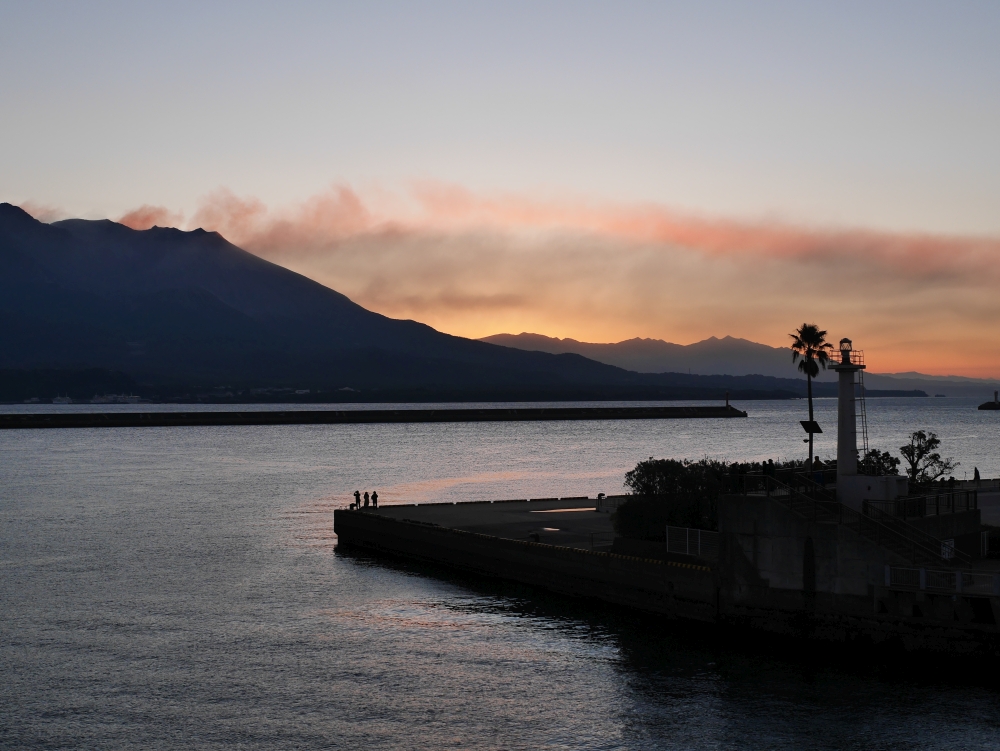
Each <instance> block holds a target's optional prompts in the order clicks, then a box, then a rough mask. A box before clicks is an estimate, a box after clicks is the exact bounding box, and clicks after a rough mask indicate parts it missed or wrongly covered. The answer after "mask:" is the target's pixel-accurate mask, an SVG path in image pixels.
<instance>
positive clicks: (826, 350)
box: [789, 323, 833, 469]
mask: <svg viewBox="0 0 1000 751" xmlns="http://www.w3.org/2000/svg"><path fill="white" fill-rule="evenodd" d="M789 336H790V337H792V362H793V363H794V362H798V363H799V372H800V373H805V374H806V389H807V393H808V395H809V422H812V421H813V384H812V379H813V378H815V377H816V376H818V375H819V369H820V368H821V367H822V368H823V370H826V364H827V363H828V362H829V361H830V350H832V349H833V345H832V344H830V343H829V342H828V341H827V340H826V332H825V331H820V330H819V327H817V326H816V324H814V323H803V324H802V326H800V327H799V328H798V329H797V330H796V331H795V332H794V333H792V334H789ZM800 358H801V360H800ZM812 460H813V434H812V432H810V433H809V458H808V459H807V460H806V468H807V469H809V468H811V467H812Z"/></svg>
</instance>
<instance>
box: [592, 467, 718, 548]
mask: <svg viewBox="0 0 1000 751" xmlns="http://www.w3.org/2000/svg"><path fill="white" fill-rule="evenodd" d="M728 473H729V467H728V465H726V464H723V463H722V462H718V461H714V460H711V459H702V460H701V461H698V462H692V461H689V460H686V459H685V460H682V461H677V460H675V459H653V457H650V458H649V459H648V460H646V461H642V462H639V463H638V464H637V465H636V466H635V469H633V470H632V471H630V472H628V473H626V475H625V486H626V487H627V488H629V489H630V490H631V491H632V495H633V496H634V498H631V499H629V500H628V501H627V502H626V503H624V504H623V505H621V506H620V507H619V508H618V510H617V511H616V512H615V514H614V515H613V516H612V517H611V522H612V524H613V525H614V527H615V532H616V533H617V534H619V535H620V536H622V537H630V538H634V539H640V540H663V539H664V538H665V536H666V527H667V525H668V524H669V525H671V526H676V527H693V528H696V529H711V530H714V529H718V526H719V521H718V514H717V509H716V501H717V500H718V497H719V493H720V492H722V489H723V480H724V478H725V476H726V475H727V474H728Z"/></svg>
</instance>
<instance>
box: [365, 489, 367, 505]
mask: <svg viewBox="0 0 1000 751" xmlns="http://www.w3.org/2000/svg"><path fill="white" fill-rule="evenodd" d="M365 508H368V491H367V490H366V491H365Z"/></svg>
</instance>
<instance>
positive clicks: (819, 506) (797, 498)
mask: <svg viewBox="0 0 1000 751" xmlns="http://www.w3.org/2000/svg"><path fill="white" fill-rule="evenodd" d="M730 479H731V481H735V482H733V486H734V487H733V490H734V491H735V492H736V493H738V494H740V495H763V496H766V497H768V498H774V499H775V500H776V501H778V502H779V503H781V504H782V505H783V506H785V507H786V508H788V509H789V510H791V511H793V512H795V513H796V514H798V515H799V516H802V517H803V518H805V519H809V520H810V521H815V522H828V523H835V524H842V525H844V526H845V527H847V528H848V529H851V530H853V531H854V532H855V533H857V534H858V535H860V536H861V537H863V538H865V539H866V540H870V541H871V542H874V543H875V544H876V545H880V546H882V547H884V548H886V549H887V550H891V551H892V552H893V553H896V554H897V555H899V556H900V557H902V558H904V559H905V560H907V561H910V562H911V563H913V564H915V565H925V566H926V565H933V566H941V565H948V564H951V565H958V566H968V565H970V564H971V563H972V560H971V559H970V558H969V557H968V556H967V555H965V554H963V553H960V552H959V551H957V550H955V551H952V557H951V559H950V560H946V559H944V558H942V556H941V553H942V550H943V546H942V543H941V540H939V539H937V538H936V537H933V536H932V535H929V534H927V533H926V532H924V531H923V530H920V529H917V528H916V527H914V526H913V525H912V524H909V523H907V522H906V521H904V520H903V519H899V518H897V517H895V516H892V515H890V514H887V513H885V512H884V511H882V510H880V509H878V508H868V509H867V513H866V514H862V513H861V512H859V511H855V510H854V509H852V508H850V507H849V506H845V505H844V504H843V503H840V502H839V501H838V500H837V496H836V493H834V491H832V490H830V489H828V488H826V487H825V486H823V485H820V484H819V483H816V482H814V481H813V480H812V479H810V477H809V476H808V475H806V474H805V473H801V472H796V473H788V474H785V475H784V476H783V477H782V479H781V480H779V479H778V478H776V477H770V476H768V475H740V476H738V477H734V478H730Z"/></svg>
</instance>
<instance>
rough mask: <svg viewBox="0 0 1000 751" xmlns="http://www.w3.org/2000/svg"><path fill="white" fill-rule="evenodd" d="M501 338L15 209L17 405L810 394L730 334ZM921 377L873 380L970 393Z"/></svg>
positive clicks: (131, 233) (5, 280) (1, 253)
mask: <svg viewBox="0 0 1000 751" xmlns="http://www.w3.org/2000/svg"><path fill="white" fill-rule="evenodd" d="M489 339H490V341H476V340H471V339H465V338H462V337H457V336H450V335H448V334H443V333H441V332H439V331H435V330H434V329H432V328H431V327H429V326H426V325H424V324H422V323H418V322H416V321H403V320H396V319H392V318H387V317H385V316H382V315H379V314H378V313H373V312H372V311H369V310H366V309H365V308H362V307H361V306H360V305H357V304H356V303H354V302H352V301H351V300H349V299H348V298H347V297H345V296H344V295H342V294H340V293H338V292H335V291H334V290H332V289H329V288H327V287H324V286H323V285H321V284H318V283H317V282H314V281H312V280H311V279H308V278H306V277H304V276H301V275H300V274H296V273H294V272H292V271H289V270H288V269H285V268H283V267H281V266H277V265H275V264H273V263H270V262H268V261H265V260H263V259H261V258H258V257H257V256H254V255H253V254H251V253H247V252H246V251H244V250H241V249H240V248H238V247H236V246H235V245H233V244H231V243H229V242H228V241H226V239H225V238H223V237H222V236H221V235H219V234H217V233H215V232H205V231H204V230H194V231H192V232H182V231H180V230H177V229H170V228H161V227H153V228H152V229H149V230H144V231H137V230H133V229H130V228H128V227H125V226H123V225H121V224H117V223H115V222H111V221H107V220H103V221H85V220H81V219H70V220H66V221H61V222H55V223H53V224H44V223H42V222H39V221H37V220H35V219H34V218H32V217H31V216H30V215H28V214H27V213H25V212H24V211H23V210H21V209H20V208H18V207H16V206H12V205H10V204H5V203H0V401H2V400H7V401H11V400H18V401H20V400H23V399H31V398H39V399H51V398H52V397H55V396H62V395H65V396H70V397H72V398H80V397H89V396H93V393H97V392H100V391H102V390H106V391H108V392H109V393H121V392H123V391H125V390H128V391H132V390H135V391H137V392H138V393H140V394H142V395H144V396H154V397H162V398H177V399H193V398H203V397H204V398H207V399H212V400H233V401H246V400H248V399H251V400H260V399H282V400H285V399H292V398H294V399H296V400H303V401H307V400H312V401H401V400H405V401H432V400H433V401H442V400H447V401H451V400H454V401H461V400H472V399H475V400H543V399H544V400H559V399H581V400H591V399H593V400H606V399H649V400H655V399H712V400H715V399H723V398H724V397H725V395H726V393H727V392H728V393H729V394H730V395H731V397H732V398H733V399H736V400H739V399H755V398H789V397H797V396H802V395H804V394H805V381H804V380H803V379H802V378H800V377H798V374H797V373H795V371H794V369H793V368H792V367H791V364H790V363H789V356H788V352H787V351H786V350H781V349H775V348H773V347H766V346H764V345H760V344H755V343H753V342H748V341H745V340H740V339H732V338H729V337H727V338H725V339H710V340H707V341H705V342H700V343H698V344H696V345H690V346H687V347H685V346H681V345H676V344H669V343H667V342H659V341H655V340H632V341H630V342H622V343H620V344H611V345H600V344H585V343H581V342H573V341H572V340H565V339H564V340H556V339H547V338H546V337H540V336H537V335H530V334H522V335H519V336H508V335H500V336H499V337H490V338H489ZM671 371H672V372H671ZM883 383H885V384H888V385H882V384H883ZM915 383H920V381H919V380H915V379H907V380H897V379H894V378H893V379H888V378H883V381H879V382H878V383H877V384H876V383H874V382H872V383H870V384H869V387H870V388H889V389H893V390H900V389H903V390H912V389H924V390H925V391H928V393H933V392H934V390H935V389H937V390H942V389H947V392H948V393H951V392H952V391H953V388H954V387H953V385H952V383H951V382H947V383H945V382H943V381H942V382H938V381H934V382H931V381H927V382H926V383H930V384H931V385H930V388H927V387H926V386H924V385H911V384H915ZM975 388H976V389H977V390H976V393H977V394H980V393H982V392H983V389H982V386H981V385H979V384H976V385H975ZM816 393H817V395H820V396H823V395H828V396H832V395H833V393H834V384H833V383H820V384H817V389H816ZM991 393H992V392H991V391H990V392H989V393H988V394H987V396H989V395H991Z"/></svg>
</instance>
